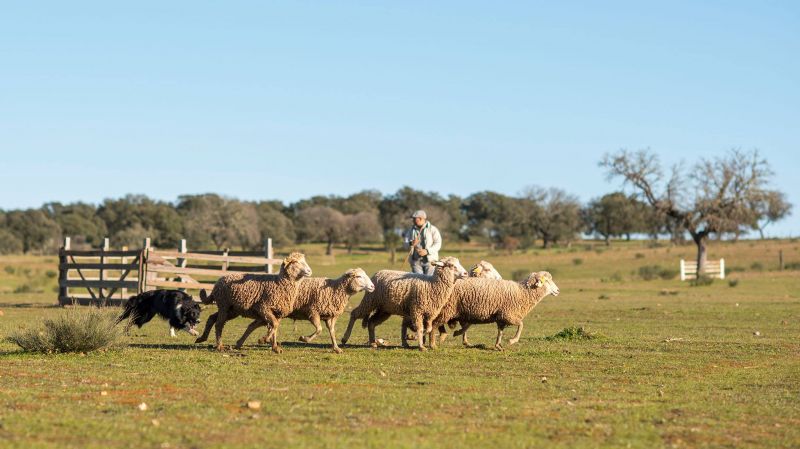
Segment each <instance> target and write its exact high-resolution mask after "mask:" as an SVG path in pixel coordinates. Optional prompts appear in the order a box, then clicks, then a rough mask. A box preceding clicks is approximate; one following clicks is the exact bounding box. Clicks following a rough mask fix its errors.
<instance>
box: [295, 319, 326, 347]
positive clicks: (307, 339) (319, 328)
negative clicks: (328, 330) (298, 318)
mask: <svg viewBox="0 0 800 449" xmlns="http://www.w3.org/2000/svg"><path fill="white" fill-rule="evenodd" d="M308 321H311V324H313V325H314V333H312V334H311V335H309V336H305V335H301V336H300V341H302V342H303V343H309V342H311V340H313V339H315V338H317V335H319V334H320V332H322V325H321V324H320V323H319V315H317V314H316V313H314V314H312V315H311V316H310V317H308Z"/></svg>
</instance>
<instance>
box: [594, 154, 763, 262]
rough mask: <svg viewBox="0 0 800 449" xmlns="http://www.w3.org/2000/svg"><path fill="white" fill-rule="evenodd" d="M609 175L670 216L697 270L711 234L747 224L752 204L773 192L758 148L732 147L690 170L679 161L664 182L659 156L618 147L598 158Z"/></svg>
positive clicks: (754, 211) (749, 222) (704, 257)
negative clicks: (687, 239) (692, 250)
mask: <svg viewBox="0 0 800 449" xmlns="http://www.w3.org/2000/svg"><path fill="white" fill-rule="evenodd" d="M600 166H601V167H605V168H606V170H607V175H608V177H609V179H612V178H615V177H618V176H619V177H622V178H623V182H624V183H625V184H630V185H632V186H633V187H634V188H635V189H636V191H637V192H638V193H639V194H641V195H642V196H643V197H644V199H645V200H646V201H647V202H648V203H649V204H650V205H651V206H652V207H653V208H654V209H655V210H656V211H658V212H659V213H662V214H664V215H665V216H667V217H669V219H670V221H671V222H672V223H671V225H672V230H673V233H674V232H675V230H680V231H681V232H683V230H685V231H686V232H688V233H689V235H691V237H692V240H693V241H694V243H695V245H696V246H697V272H698V273H703V272H704V271H705V266H706V259H707V247H708V239H709V236H710V235H711V234H712V233H719V232H726V231H729V230H731V229H741V228H743V227H746V226H748V225H750V226H752V222H753V221H752V219H753V217H754V216H757V215H758V213H757V211H756V210H754V205H755V204H759V203H761V202H763V201H765V198H767V197H768V196H769V195H773V194H775V193H774V192H775V191H771V190H768V189H767V183H768V181H769V178H770V177H771V176H772V171H771V170H770V168H769V165H768V164H767V161H766V160H765V159H762V158H761V157H760V156H759V154H758V151H757V150H754V151H752V152H743V151H741V150H731V151H730V152H729V153H728V154H727V155H726V156H724V157H719V158H715V159H701V161H700V162H699V163H698V164H697V165H695V166H694V167H693V168H692V169H691V170H688V171H687V170H686V169H685V168H684V166H683V165H682V164H679V165H676V166H674V167H673V168H672V173H671V176H670V177H669V179H666V180H665V177H664V173H663V170H662V168H661V164H660V162H659V160H658V157H657V156H656V155H655V154H653V153H652V152H651V151H650V150H640V151H637V152H629V151H627V150H620V151H619V152H617V153H615V154H613V155H611V154H606V155H605V157H604V158H603V159H602V161H601V162H600ZM684 179H686V180H687V182H684Z"/></svg>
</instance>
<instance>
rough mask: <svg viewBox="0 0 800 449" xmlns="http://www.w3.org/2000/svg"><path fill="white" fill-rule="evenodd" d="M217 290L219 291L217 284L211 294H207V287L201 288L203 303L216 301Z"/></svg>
mask: <svg viewBox="0 0 800 449" xmlns="http://www.w3.org/2000/svg"><path fill="white" fill-rule="evenodd" d="M215 291H217V286H216V285H215V286H214V290H211V294H210V295H208V294H206V290H205V289H202V290H200V301H201V302H202V303H203V304H211V303H212V302H214V292H215Z"/></svg>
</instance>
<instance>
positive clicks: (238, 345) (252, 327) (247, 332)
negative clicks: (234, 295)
mask: <svg viewBox="0 0 800 449" xmlns="http://www.w3.org/2000/svg"><path fill="white" fill-rule="evenodd" d="M266 325H267V323H265V322H263V321H261V320H253V322H252V323H250V324H249V325H248V326H247V329H245V330H244V333H243V334H242V336H241V338H239V341H237V342H236V346H235V348H236V349H241V348H242V345H243V344H244V342H245V340H247V337H249V336H250V334H252V333H253V331H254V330H256V329H258V328H259V327H261V326H266Z"/></svg>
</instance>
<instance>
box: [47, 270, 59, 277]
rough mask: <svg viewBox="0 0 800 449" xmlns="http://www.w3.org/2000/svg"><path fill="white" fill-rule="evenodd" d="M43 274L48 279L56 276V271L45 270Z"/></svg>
mask: <svg viewBox="0 0 800 449" xmlns="http://www.w3.org/2000/svg"><path fill="white" fill-rule="evenodd" d="M44 275H45V276H47V277H48V278H49V279H53V278H54V277H56V276H58V273H56V272H55V271H53V270H47V271H45V272H44Z"/></svg>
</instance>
